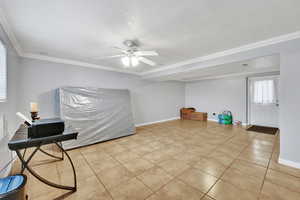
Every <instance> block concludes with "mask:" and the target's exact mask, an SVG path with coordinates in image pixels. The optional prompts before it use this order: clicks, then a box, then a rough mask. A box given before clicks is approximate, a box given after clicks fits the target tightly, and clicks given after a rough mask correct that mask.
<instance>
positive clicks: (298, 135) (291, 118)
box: [280, 51, 300, 168]
mask: <svg viewBox="0 0 300 200" xmlns="http://www.w3.org/2000/svg"><path fill="white" fill-rule="evenodd" d="M280 62H281V65H280V70H281V73H280V101H281V103H280V162H282V163H283V164H287V165H291V166H294V167H298V168H300V129H299V127H300V126H299V124H300V117H299V116H300V115H299V114H300V89H299V76H300V51H299V52H294V53H284V54H281V58H280Z"/></svg>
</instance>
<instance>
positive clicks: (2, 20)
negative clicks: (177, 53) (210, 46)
mask: <svg viewBox="0 0 300 200" xmlns="http://www.w3.org/2000/svg"><path fill="white" fill-rule="evenodd" d="M0 25H1V26H2V27H3V29H4V31H5V33H6V34H7V37H8V39H9V41H10V42H11V44H12V46H13V48H14V49H15V50H16V52H17V54H18V55H19V56H20V57H24V58H31V59H38V60H44V61H49V62H55V63H62V64H69V65H75V66H81V67H90V68H97V69H102V70H108V71H114V72H121V73H127V74H134V75H139V76H142V77H144V78H146V77H145V76H147V75H150V74H154V73H157V72H163V71H167V70H171V69H175V68H182V67H184V66H186V65H191V64H196V63H201V62H206V61H211V60H214V59H217V58H222V57H226V56H230V55H234V54H238V53H243V52H246V51H249V50H255V49H258V48H262V47H266V46H270V45H274V44H278V43H282V42H287V41H290V40H294V39H299V38H300V31H297V32H294V33H289V34H285V35H281V36H278V37H273V38H270V39H267V40H262V41H259V42H255V43H251V44H247V45H243V46H240V47H237V48H232V49H228V50H225V51H221V52H216V53H213V54H209V55H206V56H201V57H197V58H194V59H190V60H186V61H183V62H178V63H175V64H172V65H166V66H163V67H160V68H158V69H154V70H150V71H146V72H132V71H128V70H125V69H117V68H113V67H108V66H102V65H97V64H93V63H88V62H83V61H79V60H73V59H64V58H58V57H53V56H46V55H40V54H34V53H26V52H25V51H24V50H23V49H22V47H21V45H20V43H19V42H18V40H17V38H16V36H15V34H14V33H13V31H12V29H11V27H10V25H9V23H8V20H7V18H6V16H5V12H4V11H3V9H2V8H1V7H0ZM182 71H185V70H182Z"/></svg>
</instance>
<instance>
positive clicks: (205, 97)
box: [185, 77, 246, 123]
mask: <svg viewBox="0 0 300 200" xmlns="http://www.w3.org/2000/svg"><path fill="white" fill-rule="evenodd" d="M185 92H186V99H185V106H186V107H195V108H196V109H197V110H198V111H199V112H208V118H209V119H217V115H216V116H213V115H212V114H213V113H217V114H218V113H221V112H222V111H224V110H230V111H231V112H232V114H233V117H234V120H240V121H242V122H244V123H246V78H243V77H236V78H230V79H216V80H202V81H198V82H191V83H187V84H186V91H185Z"/></svg>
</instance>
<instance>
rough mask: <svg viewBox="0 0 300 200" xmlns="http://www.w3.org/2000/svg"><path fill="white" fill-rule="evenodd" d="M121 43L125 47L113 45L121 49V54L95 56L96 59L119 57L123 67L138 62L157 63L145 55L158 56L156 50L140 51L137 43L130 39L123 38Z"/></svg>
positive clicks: (152, 64) (134, 64) (132, 65)
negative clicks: (102, 56)
mask: <svg viewBox="0 0 300 200" xmlns="http://www.w3.org/2000/svg"><path fill="white" fill-rule="evenodd" d="M123 44H124V45H125V46H126V48H125V49H123V48H120V47H114V48H116V49H118V50H119V51H121V52H122V53H121V54H118V55H113V56H108V57H104V58H95V59H97V60H102V59H110V58H121V61H122V63H123V65H124V67H125V68H128V67H136V66H138V65H139V63H140V62H142V63H145V64H147V65H150V66H156V65H157V64H156V63H155V62H154V61H153V60H150V59H148V58H145V56H158V53H157V52H156V51H141V50H139V48H138V44H137V43H136V42H134V41H132V40H125V41H124V42H123Z"/></svg>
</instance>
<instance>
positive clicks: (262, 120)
mask: <svg viewBox="0 0 300 200" xmlns="http://www.w3.org/2000/svg"><path fill="white" fill-rule="evenodd" d="M278 92H279V76H270V77H255V78H249V99H248V102H249V104H248V106H249V109H248V110H249V116H248V117H249V122H250V124H251V125H260V126H270V127H277V128H278V127H279V99H278V97H279V94H278Z"/></svg>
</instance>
